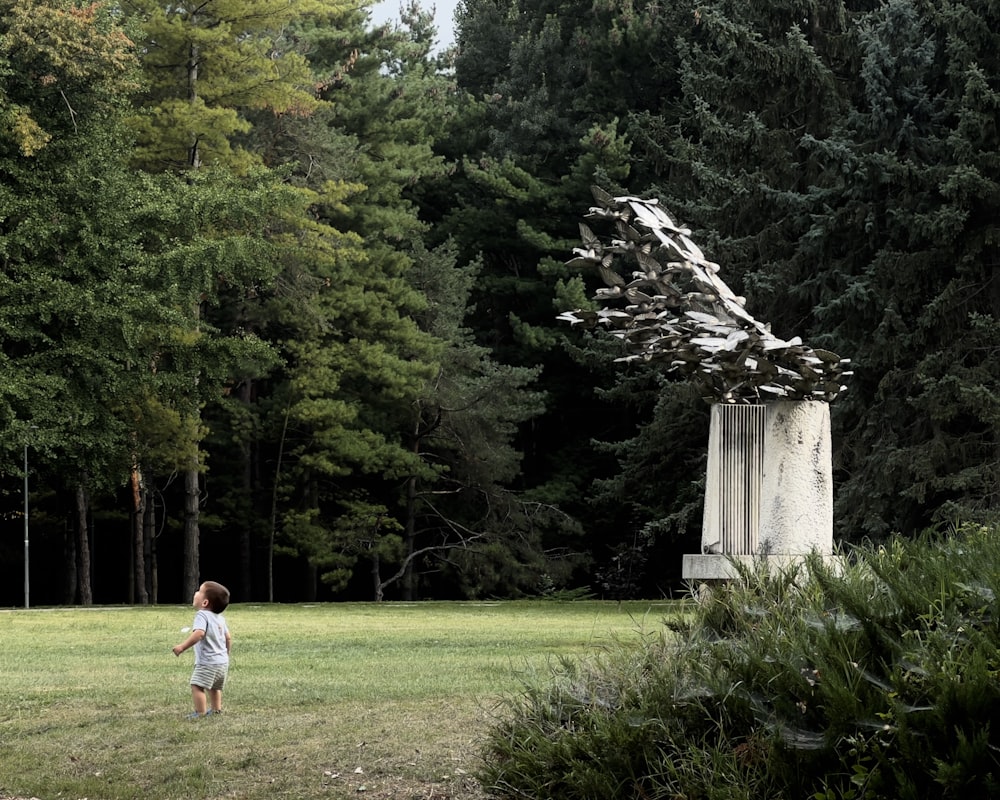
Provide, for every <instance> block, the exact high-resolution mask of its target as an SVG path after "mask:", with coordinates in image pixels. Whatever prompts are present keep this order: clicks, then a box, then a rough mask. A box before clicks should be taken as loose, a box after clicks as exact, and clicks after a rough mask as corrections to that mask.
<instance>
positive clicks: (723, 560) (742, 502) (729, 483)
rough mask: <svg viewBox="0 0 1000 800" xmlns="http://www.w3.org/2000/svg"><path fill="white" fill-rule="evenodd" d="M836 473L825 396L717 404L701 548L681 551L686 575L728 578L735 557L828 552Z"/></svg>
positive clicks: (785, 559)
mask: <svg viewBox="0 0 1000 800" xmlns="http://www.w3.org/2000/svg"><path fill="white" fill-rule="evenodd" d="M831 472H832V466H831V447H830V407H829V405H828V404H827V403H824V402H817V401H795V402H775V403H766V404H761V405H722V404H720V405H715V406H712V418H711V428H710V432H709V452H708V468H707V473H706V480H705V513H704V520H703V523H702V547H701V550H702V552H701V553H700V554H697V555H686V556H684V562H683V568H682V575H683V577H684V579H685V580H691V581H704V580H724V579H727V578H731V577H733V572H734V571H733V566H732V563H731V560H732V559H733V558H735V559H738V560H756V561H759V560H761V559H767V560H770V561H774V562H776V563H782V564H787V563H789V562H794V561H795V560H796V557H799V558H800V557H801V556H803V555H805V554H807V553H810V552H817V553H819V554H821V555H824V556H829V555H831V554H832V552H833V479H832V474H831Z"/></svg>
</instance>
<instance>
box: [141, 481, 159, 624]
mask: <svg viewBox="0 0 1000 800" xmlns="http://www.w3.org/2000/svg"><path fill="white" fill-rule="evenodd" d="M144 505H145V510H146V513H145V514H143V519H142V532H143V541H144V544H145V552H146V554H147V560H146V575H147V577H148V584H147V585H148V588H149V602H151V603H153V604H154V605H155V604H156V603H159V602H160V575H159V568H158V565H157V560H156V501H155V499H154V495H153V492H152V491H151V490H150V489H149V488H148V487H147V488H146V499H145V503H144Z"/></svg>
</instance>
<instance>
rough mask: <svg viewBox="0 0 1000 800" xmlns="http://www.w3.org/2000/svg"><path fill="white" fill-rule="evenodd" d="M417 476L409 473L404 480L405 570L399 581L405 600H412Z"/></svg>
mask: <svg viewBox="0 0 1000 800" xmlns="http://www.w3.org/2000/svg"><path fill="white" fill-rule="evenodd" d="M416 516H417V478H416V476H415V475H411V476H410V477H409V479H408V480H407V481H406V524H405V526H404V528H403V559H404V561H403V563H404V564H405V565H406V571H405V572H404V573H403V578H402V581H401V592H400V593H401V596H402V599H403V600H405V601H407V602H412V601H413V595H414V588H415V587H414V583H415V581H414V578H413V562H414V558H413V549H414V546H415V545H414V542H415V541H416V538H417V520H416Z"/></svg>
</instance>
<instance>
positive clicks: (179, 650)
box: [174, 644, 184, 656]
mask: <svg viewBox="0 0 1000 800" xmlns="http://www.w3.org/2000/svg"><path fill="white" fill-rule="evenodd" d="M183 652H184V646H183V645H179V644H178V645H174V655H175V656H179V655H180V654H181V653H183Z"/></svg>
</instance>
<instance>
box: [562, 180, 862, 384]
mask: <svg viewBox="0 0 1000 800" xmlns="http://www.w3.org/2000/svg"><path fill="white" fill-rule="evenodd" d="M591 192H592V194H593V196H594V200H595V201H596V203H597V205H596V206H592V207H591V208H590V211H589V213H588V214H587V216H586V218H587V219H593V220H600V221H602V222H605V223H607V222H610V223H612V224H613V226H614V235H613V236H612V237H610V238H609V239H608V240H607V241H603V240H602V239H601V238H599V237H598V236H597V235H595V234H594V232H593V231H592V230H591V228H590V227H589V226H588V225H586V224H584V223H581V224H580V236H581V239H582V244H583V246H582V247H577V248H574V249H573V254H574V258H573V259H572V260H570V261H569V262H568V263H569V265H571V266H576V267H583V268H586V267H594V268H596V270H597V272H598V273H599V275H600V276H601V279H602V280H603V281H604V283H605V285H606V288H603V289H599V290H598V291H597V294H596V295H595V297H594V299H595V300H597V301H599V302H600V303H602V304H604V306H603V307H602V308H599V309H597V310H588V309H577V310H575V311H566V312H564V313H562V314H560V315H559V317H558V319H560V320H562V321H565V322H569V323H570V324H573V325H583V326H584V327H587V328H597V327H604V328H606V329H608V330H609V331H610V333H611V334H612V335H613V336H615V337H617V338H619V339H621V340H622V342H623V343H624V344H625V350H626V353H627V355H625V356H623V357H622V358H619V359H617V360H618V361H626V362H627V361H634V360H644V361H653V362H660V363H662V364H665V365H666V369H667V370H668V371H670V372H674V373H676V374H679V375H681V376H684V377H687V378H690V379H691V380H693V381H694V382H695V383H696V384H697V385H698V386H699V388H700V390H701V393H702V396H703V397H704V398H705V399H706V400H707V401H709V402H712V403H744V404H750V403H759V402H762V401H766V400H821V401H827V402H829V401H831V400H833V399H835V398H836V397H837V395H838V394H840V392H842V391H843V390H844V389H846V387H845V386H844V385H843V384H842V381H843V379H845V378H846V377H847V376H849V375H851V373H850V372H849V371H848V368H849V366H850V361H849V359H845V358H841V357H840V356H838V355H836V354H835V353H831V352H829V351H827V350H819V349H813V348H810V347H807V346H806V345H804V344H803V343H802V340H801V339H800V338H799V337H797V336H796V337H794V338H792V339H789V340H787V341H786V340H784V339H781V338H779V337H777V336H774V335H773V334H772V333H771V330H770V326H769V325H766V324H763V323H761V322H758V321H757V320H756V319H754V318H753V317H752V316H751V315H750V314H749V313H748V312H747V311H746V309H745V308H744V305H745V300H744V298H742V297H737V296H736V294H734V293H733V291H732V290H731V289H730V288H729V287H728V286H727V285H726V283H725V282H724V281H723V280H722V279H721V278H720V277H719V265H718V264H715V263H713V262H711V261H708V260H707V259H706V258H705V256H704V254H703V253H702V251H701V250H700V249H699V248H698V246H697V245H696V244H695V243H694V242H693V241H691V239H690V236H691V231H690V230H689V229H687V228H682V227H679V226H677V225H675V224H674V222H673V220H672V219H671V218H670V217H669V216H668V215H667V214H666V212H665V211H664V210H663V209H662V208H661V206H660V204H659V202H658V201H657V200H656V199H643V198H639V197H612V196H611V195H610V194H608V193H607V192H605V191H604V190H603V189H601V188H599V187H597V186H594V187H591ZM626 276H627V277H626Z"/></svg>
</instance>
